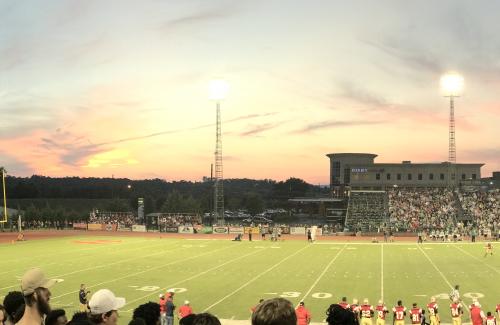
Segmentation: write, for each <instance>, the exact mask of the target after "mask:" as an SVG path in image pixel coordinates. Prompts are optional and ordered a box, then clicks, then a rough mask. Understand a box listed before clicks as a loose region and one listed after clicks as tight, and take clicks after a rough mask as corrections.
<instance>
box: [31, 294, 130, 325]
mask: <svg viewBox="0 0 500 325" xmlns="http://www.w3.org/2000/svg"><path fill="white" fill-rule="evenodd" d="M123 306H125V298H118V297H115V295H114V293H112V292H111V291H110V290H108V289H101V290H99V291H97V292H96V293H94V294H93V295H92V297H91V298H90V301H89V308H90V321H92V322H93V323H94V324H96V325H99V324H102V325H116V324H117V323H118V309H120V308H122V307H123ZM37 325H39V324H37Z"/></svg>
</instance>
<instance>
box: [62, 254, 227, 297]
mask: <svg viewBox="0 0 500 325" xmlns="http://www.w3.org/2000/svg"><path fill="white" fill-rule="evenodd" d="M231 247H234V246H227V247H223V248H218V249H214V250H212V251H209V252H206V253H203V254H198V255H194V256H191V257H187V258H184V259H180V260H177V261H175V262H169V263H166V264H162V265H158V266H155V267H151V268H148V269H147V270H144V271H139V272H136V273H132V274H127V275H125V276H122V277H119V278H114V279H112V280H108V281H104V282H101V283H96V284H93V285H91V286H88V287H87V289H89V288H94V287H97V286H101V285H103V284H108V283H111V282H115V281H118V280H123V279H126V278H130V277H133V276H136V275H139V274H143V273H146V272H149V271H153V270H157V269H161V268H163V267H166V266H169V265H174V264H179V263H182V262H184V261H189V260H192V259H195V258H198V257H201V256H205V255H209V254H212V253H215V252H218V251H221V250H224V249H228V248H231ZM78 291H79V290H75V291H71V292H67V293H65V294H62V295H59V296H55V297H54V298H53V299H57V298H61V297H64V296H67V295H70V294H74V293H77V292H78Z"/></svg>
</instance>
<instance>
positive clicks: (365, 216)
mask: <svg viewBox="0 0 500 325" xmlns="http://www.w3.org/2000/svg"><path fill="white" fill-rule="evenodd" d="M386 205H387V197H386V192H385V191H351V192H350V194H349V204H348V207H347V217H346V221H345V227H346V228H348V229H349V231H363V232H366V231H377V227H379V226H380V225H381V224H382V223H385V222H386V221H387V220H386V211H387V208H386Z"/></svg>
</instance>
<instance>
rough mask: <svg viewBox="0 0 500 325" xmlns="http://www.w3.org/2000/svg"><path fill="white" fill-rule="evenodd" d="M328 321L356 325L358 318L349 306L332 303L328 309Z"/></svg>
mask: <svg viewBox="0 0 500 325" xmlns="http://www.w3.org/2000/svg"><path fill="white" fill-rule="evenodd" d="M326 322H327V323H328V325H354V324H356V319H355V317H354V313H353V312H352V311H351V310H350V309H349V308H344V307H342V306H341V305H338V304H332V305H330V307H328V310H327V311H326Z"/></svg>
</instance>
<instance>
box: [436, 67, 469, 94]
mask: <svg viewBox="0 0 500 325" xmlns="http://www.w3.org/2000/svg"><path fill="white" fill-rule="evenodd" d="M441 89H442V91H443V93H444V94H445V96H458V95H460V93H461V92H462V90H463V89H464V77H462V76H461V75H459V74H458V73H454V72H453V73H447V74H445V75H444V76H442V77H441Z"/></svg>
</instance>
